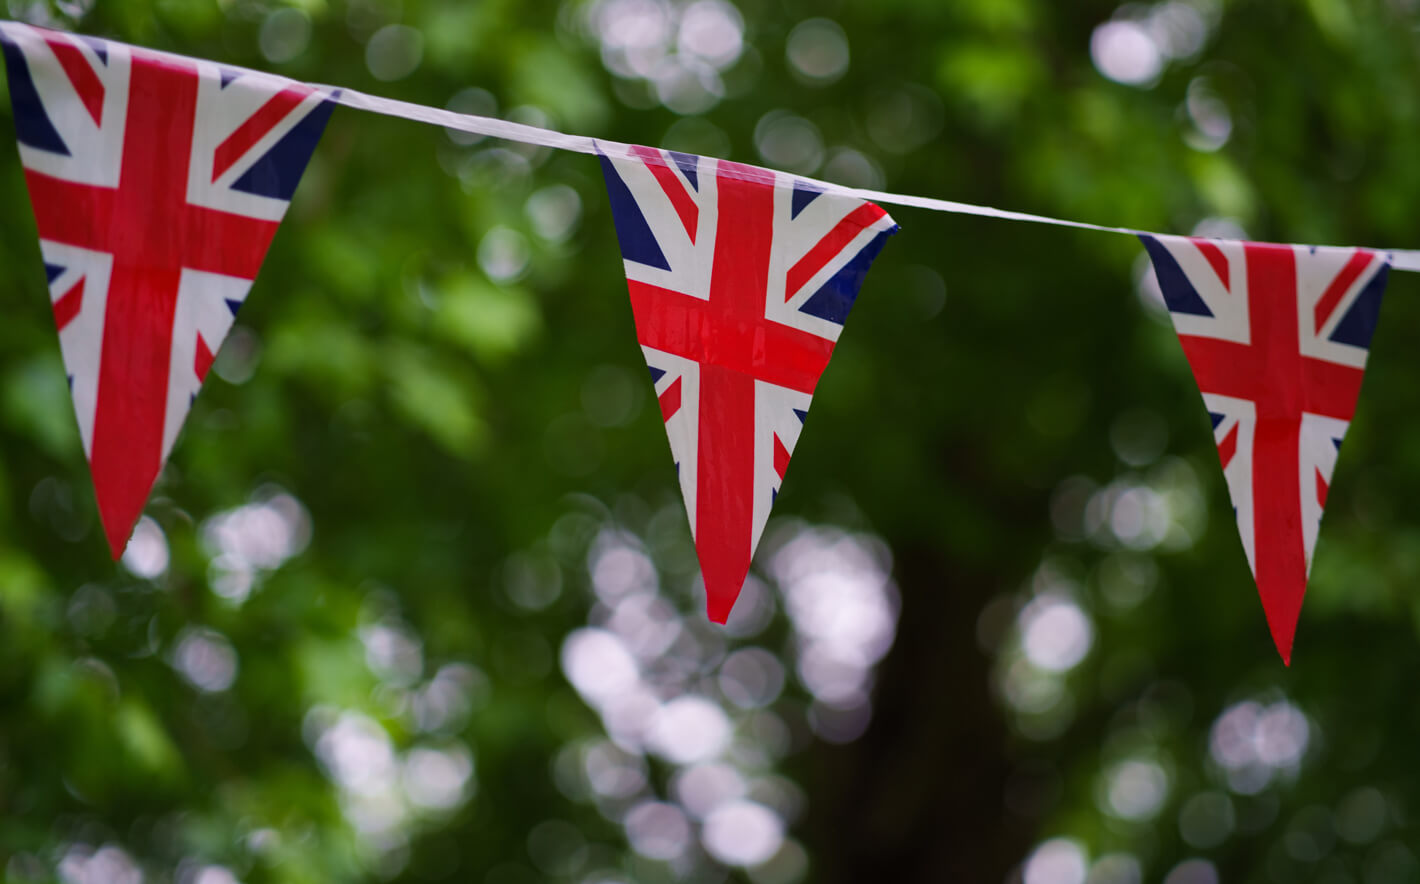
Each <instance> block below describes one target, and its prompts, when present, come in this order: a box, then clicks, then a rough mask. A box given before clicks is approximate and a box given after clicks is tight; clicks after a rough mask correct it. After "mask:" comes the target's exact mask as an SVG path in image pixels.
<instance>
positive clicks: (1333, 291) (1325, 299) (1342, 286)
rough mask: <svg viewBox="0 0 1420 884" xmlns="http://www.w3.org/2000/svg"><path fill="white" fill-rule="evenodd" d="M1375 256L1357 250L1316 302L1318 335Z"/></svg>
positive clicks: (1315, 314) (1314, 313)
mask: <svg viewBox="0 0 1420 884" xmlns="http://www.w3.org/2000/svg"><path fill="white" fill-rule="evenodd" d="M1372 257H1373V255H1372V254H1371V253H1370V252H1367V251H1365V250H1364V249H1357V250H1356V254H1354V255H1352V256H1351V260H1349V261H1347V262H1346V266H1345V267H1342V268H1341V272H1340V273H1338V274H1337V275H1336V278H1335V279H1333V280H1332V281H1331V285H1329V286H1327V287H1326V291H1325V292H1323V293H1322V296H1321V298H1320V299H1318V300H1317V302H1316V309H1315V310H1314V311H1313V314H1312V315H1313V317H1314V318H1315V319H1316V330H1317V333H1318V334H1320V333H1321V327H1322V326H1323V325H1326V321H1327V320H1328V319H1330V318H1331V314H1332V312H1333V311H1334V310H1336V305H1337V304H1340V303H1341V299H1342V298H1343V297H1345V296H1346V292H1347V291H1348V290H1349V289H1350V288H1351V285H1352V283H1354V282H1355V281H1356V278H1357V277H1359V276H1360V275H1361V271H1363V270H1365V269H1366V265H1367V264H1369V263H1371V258H1372Z"/></svg>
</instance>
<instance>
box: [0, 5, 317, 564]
mask: <svg viewBox="0 0 1420 884" xmlns="http://www.w3.org/2000/svg"><path fill="white" fill-rule="evenodd" d="M0 48H3V50H4V55H5V64H6V68H7V70H8V72H9V80H10V100H11V105H12V106H13V107H14V111H15V130H16V136H17V138H18V141H19V148H20V161H21V163H22V164H23V166H24V168H25V181H26V184H27V185H28V187H29V192H30V203H31V205H33V207H34V212H35V221H36V224H37V226H38V228H39V238H40V252H41V254H42V255H43V258H44V266H45V273H46V275H47V276H48V279H49V289H50V297H51V300H52V302H53V307H54V318H55V323H56V324H57V325H58V327H59V343H60V349H61V351H62V352H63V356H64V364H65V367H66V370H67V371H68V373H69V389H70V394H71V396H72V398H73V402H74V412H75V414H76V416H77V417H78V422H79V434H80V437H81V439H82V440H83V445H84V454H85V456H86V457H87V458H88V460H89V466H90V470H91V472H92V473H93V478H94V489H95V493H96V496H97V499H98V505H99V512H100V514H101V516H102V518H103V523H104V530H105V533H106V535H107V537H108V542H109V546H110V549H111V550H112V552H113V555H114V557H115V558H117V557H118V556H119V555H120V554H121V553H122V551H123V548H124V546H125V545H126V543H127V540H128V535H129V533H130V532H131V531H132V529H133V524H134V522H136V521H137V519H138V516H139V515H140V514H141V513H142V510H143V504H144V501H145V500H146V499H147V497H148V492H149V491H150V490H151V489H152V486H153V482H154V481H155V480H156V479H157V476H158V471H159V470H160V469H161V467H162V464H163V462H164V461H165V460H166V459H167V456H168V453H169V452H170V451H171V450H172V447H173V442H174V441H175V440H176V439H177V435H178V431H179V430H180V429H181V428H182V423H183V420H184V419H185V418H186V417H187V412H188V409H189V408H190V407H191V404H192V401H193V399H195V398H196V396H197V392H198V390H199V389H201V387H202V382H203V380H205V379H206V377H207V372H208V369H209V368H211V366H212V361H213V358H214V354H215V353H216V352H217V350H218V349H219V348H220V347H221V345H222V341H223V339H224V338H226V336H227V332H228V331H230V330H231V327H232V323H233V321H234V318H235V316H236V312H237V309H238V308H239V307H240V306H241V304H242V302H243V300H245V298H246V295H247V292H248V290H249V289H250V288H251V283H252V280H253V279H255V278H256V274H257V271H258V270H259V269H260V267H261V262H262V259H263V258H265V256H266V250H267V247H268V246H269V245H270V244H271V239H272V237H273V236H274V235H275V234H276V228H277V226H278V225H279V224H280V222H281V218H282V216H283V215H284V214H285V212H286V207H287V205H288V204H289V202H290V199H291V195H292V193H294V192H295V189H296V184H297V182H298V181H299V180H300V178H301V174H302V173H303V172H304V171H305V168H306V163H307V162H308V161H309V160H310V156H311V152H312V151H313V150H314V149H315V145H316V142H317V141H319V140H320V136H321V133H322V132H323V131H324V129H325V124H326V121H327V120H328V119H329V117H330V112H331V110H332V108H333V107H334V103H333V102H332V101H331V100H330V96H329V95H328V94H326V93H324V92H322V91H321V90H317V89H313V88H311V87H309V86H303V85H300V84H297V83H293V82H291V81H289V80H285V79H282V78H279V77H272V76H268V75H264V74H257V73H254V72H250V71H238V70H229V69H226V68H222V67H219V66H217V65H215V64H212V63H210V62H204V61H196V60H192V59H187V58H181V57H178V56H173V55H167V54H162V53H157V52H150V51H146V50H142V49H137V48H133V47H129V46H125V45H123V44H121V43H114V42H110V41H106V40H97V39H91V38H87V37H79V36H75V35H72V34H65V33H61V32H58V31H49V30H43V29H40V28H34V27H29V26H27V25H22V24H14V23H5V24H3V25H0Z"/></svg>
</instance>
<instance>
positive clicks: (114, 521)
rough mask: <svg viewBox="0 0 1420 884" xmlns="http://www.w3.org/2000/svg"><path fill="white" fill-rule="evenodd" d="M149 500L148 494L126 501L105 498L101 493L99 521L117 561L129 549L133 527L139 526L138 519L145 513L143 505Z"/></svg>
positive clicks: (111, 553) (111, 552)
mask: <svg viewBox="0 0 1420 884" xmlns="http://www.w3.org/2000/svg"><path fill="white" fill-rule="evenodd" d="M147 502H148V496H147V495H146V494H145V495H144V496H143V497H141V498H139V499H138V500H136V501H126V502H125V501H120V502H115V501H113V500H111V499H109V500H105V499H104V497H103V496H102V495H100V497H99V521H100V522H102V523H103V529H104V537H105V538H106V539H107V540H108V551H109V554H110V555H112V556H113V560H114V561H115V562H116V561H118V560H119V559H121V558H123V551H124V550H126V549H128V540H129V538H131V537H132V536H133V529H134V528H136V527H137V526H138V519H139V518H140V517H141V516H142V515H143V506H144V504H146V503H147Z"/></svg>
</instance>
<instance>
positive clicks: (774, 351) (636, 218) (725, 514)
mask: <svg viewBox="0 0 1420 884" xmlns="http://www.w3.org/2000/svg"><path fill="white" fill-rule="evenodd" d="M602 147H603V150H602V152H601V155H600V159H601V164H602V171H603V173H604V174H605V176H606V185H607V192H608V194H609V196H610V200H611V208H612V215H613V217H614V220H615V222H616V234H617V239H618V240H619V241H620V243H621V255H622V257H623V258H624V259H625V265H626V278H627V284H628V286H629V288H630V292H631V307H632V312H633V314H634V316H635V319H636V334H637V337H638V339H639V340H640V343H641V350H642V352H643V353H644V354H645V356H646V365H647V366H648V367H649V368H650V370H651V378H652V380H653V382H654V384H655V391H656V396H657V398H658V399H659V401H660V407H661V416H662V417H663V418H664V420H665V424H666V435H667V436H669V438H670V444H671V454H672V456H673V457H674V458H675V464H676V470H677V472H678V474H679V479H680V487H681V494H682V496H683V497H684V499H685V508H686V514H687V515H688V516H689V517H690V529H691V532H692V534H693V535H694V537H695V548H696V553H697V554H698V556H699V558H700V569H701V573H702V575H703V576H704V579H705V592H706V604H707V609H708V613H709V616H710V619H711V620H714V621H715V622H717V623H724V622H725V620H726V619H727V618H728V617H729V614H730V609H731V608H732V607H733V606H734V603H735V599H736V598H737V597H738V596H739V593H740V589H741V587H742V586H743V584H744V580H745V576H746V575H747V574H748V573H749V565H750V559H751V558H752V557H753V555H754V549H755V546H756V545H757V544H758V543H759V537H760V534H762V533H763V531H764V525H765V522H766V521H768V519H769V510H770V507H771V506H772V505H773V503H774V499H775V497H776V496H777V495H778V493H779V487H780V485H781V483H782V482H783V480H784V471H785V469H786V468H787V467H788V465H789V457H790V455H791V454H793V452H794V445H795V444H796V443H797V442H798V440H799V434H800V433H801V432H802V430H803V425H804V419H805V418H806V417H807V415H808V411H809V403H810V402H811V401H812V399H813V392H814V387H815V386H816V385H817V384H818V379H819V376H820V375H821V374H822V373H823V370H824V368H825V367H826V366H827V365H828V360H829V357H830V356H831V355H832V354H833V347H834V344H835V342H837V340H838V335H839V333H840V332H842V330H843V323H844V320H846V319H847V318H848V312H849V310H851V309H852V307H853V302H854V299H856V298H857V296H858V289H859V287H860V286H862V284H863V277H864V276H865V275H866V274H867V272H868V267H869V266H870V265H871V264H872V262H873V259H874V258H875V257H877V255H878V252H879V251H880V250H881V249H882V247H883V244H884V243H885V242H886V241H887V238H888V237H889V236H890V235H891V234H893V233H895V232H896V231H897V229H898V227H897V224H895V223H894V222H893V220H892V218H890V217H888V214H887V213H886V212H884V211H883V210H882V209H880V208H879V207H877V206H875V205H873V204H872V203H870V202H866V201H864V200H861V199H855V198H852V197H845V196H839V195H836V194H830V193H823V192H821V190H820V189H819V188H818V187H816V186H814V185H812V184H811V183H809V182H806V181H803V180H801V179H797V178H795V177H794V176H792V175H789V174H786V173H783V172H773V171H770V170H767V169H761V168H757V167H754V166H746V165H741V164H739V163H731V162H728V161H725V160H715V159H711V158H708V157H698V156H692V155H689V154H683V153H675V152H669V151H663V150H657V149H654V148H649V147H629V148H628V147H624V146H617V147H610V146H606V145H603V146H602Z"/></svg>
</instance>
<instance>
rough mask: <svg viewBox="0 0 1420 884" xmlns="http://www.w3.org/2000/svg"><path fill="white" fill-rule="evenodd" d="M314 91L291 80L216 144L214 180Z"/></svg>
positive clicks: (213, 164) (213, 165) (213, 161)
mask: <svg viewBox="0 0 1420 884" xmlns="http://www.w3.org/2000/svg"><path fill="white" fill-rule="evenodd" d="M314 91H315V90H314V89H312V88H311V87H309V86H302V85H300V84H299V83H292V84H291V85H290V86H287V87H286V88H285V89H282V90H281V91H280V92H278V93H276V94H275V95H273V96H271V97H270V98H268V99H267V100H266V103H265V104H263V105H262V106H261V107H260V108H258V109H257V111H256V113H254V114H252V115H251V116H250V117H247V119H246V121H245V122H244V123H242V124H241V125H240V126H238V127H237V131H235V132H233V133H232V134H231V135H228V136H227V139H226V140H225V141H223V142H222V143H221V144H219V145H217V152H216V154H215V155H214V156H213V158H212V180H213V181H216V180H217V179H218V178H220V177H222V173H223V172H225V171H227V170H228V169H230V168H232V164H233V163H235V162H236V161H237V160H239V159H241V158H242V155H243V154H245V153H246V152H247V151H248V150H250V149H251V148H252V145H254V144H256V143H257V142H258V141H260V140H261V139H262V138H264V137H265V136H266V134H267V133H268V132H270V131H271V130H272V128H273V127H275V126H276V124H277V123H279V122H281V121H282V120H283V119H285V117H286V115H287V114H289V113H290V112H291V111H292V110H293V109H294V108H295V107H296V105H298V104H300V103H301V102H302V101H304V100H305V99H306V96H308V95H310V94H311V93H312V92H314Z"/></svg>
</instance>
